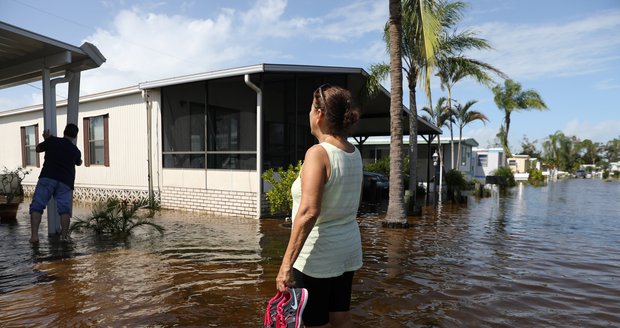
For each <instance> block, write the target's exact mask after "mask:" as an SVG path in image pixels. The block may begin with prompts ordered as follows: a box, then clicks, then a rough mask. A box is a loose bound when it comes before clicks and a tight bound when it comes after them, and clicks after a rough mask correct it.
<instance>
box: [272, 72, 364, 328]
mask: <svg viewBox="0 0 620 328" xmlns="http://www.w3.org/2000/svg"><path fill="white" fill-rule="evenodd" d="M359 116H360V113H359V110H358V109H357V108H355V107H353V105H352V97H351V93H350V92H349V91H348V90H346V89H343V88H341V87H338V86H331V85H328V84H326V85H322V86H320V87H319V88H317V89H316V90H315V91H314V93H313V100H312V106H311V108H310V113H309V119H310V129H311V132H312V135H314V136H315V137H316V138H317V140H318V141H319V144H317V145H314V146H312V147H311V148H310V149H308V151H307V152H306V155H305V159H304V164H303V167H302V169H301V172H300V175H299V177H298V178H297V180H295V182H294V183H293V186H292V188H291V191H292V195H293V212H292V214H293V215H292V217H293V227H292V230H291V236H290V239H289V242H288V246H287V248H286V252H285V253H284V258H283V260H282V265H281V266H280V271H279V273H278V276H277V278H276V286H277V288H278V290H280V291H284V290H285V289H286V287H303V288H306V289H307V290H308V303H307V305H306V308H305V311H304V313H303V321H304V325H305V326H306V327H311V326H312V327H313V326H319V327H320V326H326V325H328V324H330V325H331V326H332V327H351V326H353V323H352V320H351V314H350V311H349V310H350V303H351V288H352V283H353V273H354V271H356V270H358V269H359V268H361V267H362V246H361V239H360V231H359V226H358V223H357V220H356V217H357V210H358V207H359V202H360V198H361V197H360V196H361V190H362V176H363V172H362V170H363V168H362V158H361V155H360V152H359V150H358V149H357V148H356V147H355V146H353V144H351V143H350V142H348V141H347V130H348V129H349V128H350V127H351V126H352V125H353V124H355V123H356V122H357V121H358V119H359Z"/></svg>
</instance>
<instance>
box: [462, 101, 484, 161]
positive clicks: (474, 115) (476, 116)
mask: <svg viewBox="0 0 620 328" xmlns="http://www.w3.org/2000/svg"><path fill="white" fill-rule="evenodd" d="M477 102H478V101H477V100H470V101H468V102H467V103H465V105H461V104H457V105H456V107H455V109H454V114H455V115H454V116H455V119H456V122H457V125H458V126H459V146H458V155H457V157H456V163H457V165H459V166H460V165H461V164H460V163H461V141H462V140H463V128H464V127H465V126H466V125H467V124H469V123H471V122H473V121H482V123H484V124H486V122H488V121H489V119H488V118H487V117H486V115H484V114H482V113H481V112H479V111H476V110H471V107H472V106H473V105H475V104H476V103H477ZM455 168H457V169H458V167H455Z"/></svg>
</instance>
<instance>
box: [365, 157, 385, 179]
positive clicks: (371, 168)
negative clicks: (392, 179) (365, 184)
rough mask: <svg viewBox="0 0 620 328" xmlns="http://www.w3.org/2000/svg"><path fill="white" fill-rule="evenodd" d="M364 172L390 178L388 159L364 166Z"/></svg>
mask: <svg viewBox="0 0 620 328" xmlns="http://www.w3.org/2000/svg"><path fill="white" fill-rule="evenodd" d="M364 171H366V172H374V173H379V174H383V175H385V176H386V177H389V176H390V157H387V156H386V157H383V158H380V159H379V160H377V161H376V162H374V163H370V164H366V165H364Z"/></svg>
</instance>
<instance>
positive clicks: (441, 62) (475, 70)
mask: <svg viewBox="0 0 620 328" xmlns="http://www.w3.org/2000/svg"><path fill="white" fill-rule="evenodd" d="M466 7H467V4H466V3H464V2H460V1H456V2H452V3H447V4H445V5H444V6H441V7H440V14H439V18H440V20H441V26H442V28H443V31H444V32H443V35H442V37H441V39H440V42H439V48H438V50H437V52H436V57H437V58H436V62H437V71H438V72H437V76H439V78H440V82H441V89H442V90H445V89H447V91H448V107H450V108H452V87H453V86H454V85H455V84H456V83H457V82H459V81H460V80H462V79H463V78H466V77H472V78H474V79H475V80H476V81H478V83H481V84H483V85H487V86H490V84H491V82H493V79H492V78H491V76H490V73H494V74H496V75H498V76H500V77H502V78H507V76H506V75H505V74H504V73H503V72H501V71H500V70H499V69H497V68H495V67H493V66H491V65H490V64H487V63H484V62H482V61H479V60H476V59H473V58H469V57H466V56H464V55H463V53H464V52H466V51H468V50H488V49H492V47H491V45H490V44H489V43H488V42H487V41H486V40H485V39H482V38H479V37H478V36H477V35H476V33H475V32H473V31H471V30H464V31H461V32H457V30H456V26H457V24H458V23H459V22H460V21H461V20H462V18H463V10H464V9H465V8H466ZM448 125H449V129H450V141H451V142H450V149H451V152H450V161H451V165H452V167H453V168H454V167H455V163H454V132H453V128H452V124H451V123H450V122H448Z"/></svg>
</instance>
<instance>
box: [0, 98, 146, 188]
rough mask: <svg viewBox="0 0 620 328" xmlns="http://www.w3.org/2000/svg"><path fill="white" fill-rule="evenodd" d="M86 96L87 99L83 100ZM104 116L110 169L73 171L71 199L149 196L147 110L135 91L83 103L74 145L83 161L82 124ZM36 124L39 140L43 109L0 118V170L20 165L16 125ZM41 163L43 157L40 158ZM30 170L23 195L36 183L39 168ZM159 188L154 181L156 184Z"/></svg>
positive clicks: (63, 111)
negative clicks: (84, 120)
mask: <svg viewBox="0 0 620 328" xmlns="http://www.w3.org/2000/svg"><path fill="white" fill-rule="evenodd" d="M87 98H88V97H87ZM56 112H57V126H58V131H57V135H58V136H61V135H62V131H63V130H64V127H65V125H66V124H67V108H66V106H64V105H63V106H58V108H57V110H56ZM100 115H108V116H109V119H108V123H109V158H110V166H109V167H106V166H103V165H91V166H89V167H86V166H84V165H82V166H79V167H77V168H76V180H75V198H76V199H77V200H100V199H103V198H105V197H108V196H112V195H115V196H120V197H129V198H137V197H139V196H145V195H148V179H147V178H148V177H147V170H146V168H147V144H146V140H147V138H146V130H147V127H146V106H145V104H144V101H143V100H142V97H141V94H140V92H139V90H138V89H137V88H136V89H135V90H134V91H131V93H130V94H127V92H125V93H124V94H123V95H119V96H117V97H109V98H104V99H96V100H92V101H82V102H81V103H80V110H79V116H78V122H77V123H78V124H77V125H78V127H79V128H80V133H79V134H78V138H77V143H76V145H77V147H78V148H79V149H80V151H81V152H82V157H83V159H84V161H86V160H87V159H86V158H84V142H85V140H84V131H83V129H84V126H83V119H84V118H85V117H94V116H100ZM33 124H38V125H39V134H40V135H39V142H41V141H43V137H42V136H41V134H42V133H43V129H44V127H43V110H42V107H41V106H34V107H31V108H28V109H25V110H20V111H18V112H9V113H2V115H0V127H1V129H0V138H2V139H1V140H3V141H4V142H2V143H0V154H1V156H0V166H7V167H9V168H15V167H16V166H18V165H21V133H20V127H22V126H28V125H33ZM39 156H40V157H39V158H40V163H41V165H43V158H44V154H39ZM27 169H29V170H31V172H30V174H29V175H28V176H27V177H26V179H25V180H24V182H23V184H24V187H25V190H26V192H27V193H31V192H32V191H33V189H34V185H35V184H36V182H37V179H38V177H39V174H40V173H41V168H40V167H39V168H37V167H34V166H28V167H27ZM155 186H157V181H155Z"/></svg>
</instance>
